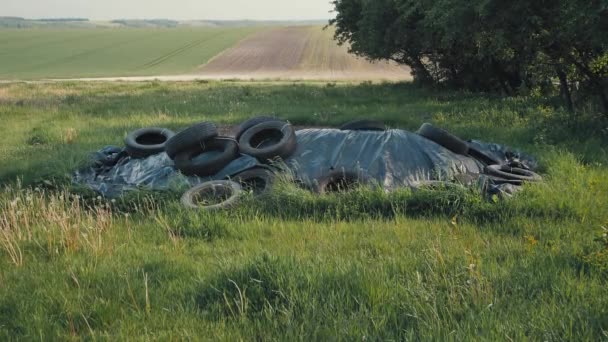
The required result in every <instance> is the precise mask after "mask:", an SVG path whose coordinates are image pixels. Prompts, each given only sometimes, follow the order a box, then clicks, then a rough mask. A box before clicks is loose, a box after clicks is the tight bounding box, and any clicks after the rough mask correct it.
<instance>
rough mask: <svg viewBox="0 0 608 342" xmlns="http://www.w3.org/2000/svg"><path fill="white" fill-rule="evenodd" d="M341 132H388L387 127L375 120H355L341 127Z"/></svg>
mask: <svg viewBox="0 0 608 342" xmlns="http://www.w3.org/2000/svg"><path fill="white" fill-rule="evenodd" d="M340 130H342V131H373V132H383V131H386V125H384V123H382V122H380V121H375V120H355V121H351V122H348V123H346V124H344V125H342V126H340Z"/></svg>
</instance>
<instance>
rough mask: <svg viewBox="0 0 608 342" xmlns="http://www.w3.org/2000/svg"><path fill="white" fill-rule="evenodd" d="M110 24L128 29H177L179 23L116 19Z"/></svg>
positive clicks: (162, 20) (161, 20) (172, 21)
mask: <svg viewBox="0 0 608 342" xmlns="http://www.w3.org/2000/svg"><path fill="white" fill-rule="evenodd" d="M111 23H113V24H119V25H124V26H128V27H150V26H159V27H177V26H178V25H179V21H176V20H170V19H143V20H140V19H116V20H112V21H111Z"/></svg>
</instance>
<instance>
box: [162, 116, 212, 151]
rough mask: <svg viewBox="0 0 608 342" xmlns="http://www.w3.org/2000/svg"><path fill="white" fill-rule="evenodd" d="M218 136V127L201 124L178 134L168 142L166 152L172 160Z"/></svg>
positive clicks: (209, 123)
mask: <svg viewBox="0 0 608 342" xmlns="http://www.w3.org/2000/svg"><path fill="white" fill-rule="evenodd" d="M217 136H218V130H217V126H215V124H213V123H211V122H201V123H198V124H196V125H194V126H191V127H188V128H186V129H185V130H183V131H181V132H179V133H177V134H176V135H175V136H173V138H171V139H170V140H169V141H167V143H166V146H165V151H166V152H167V155H168V156H169V158H171V159H175V156H177V154H178V153H180V152H184V151H186V150H190V149H192V148H194V147H196V146H201V145H202V144H203V143H204V142H205V141H207V140H209V139H213V138H215V137H217Z"/></svg>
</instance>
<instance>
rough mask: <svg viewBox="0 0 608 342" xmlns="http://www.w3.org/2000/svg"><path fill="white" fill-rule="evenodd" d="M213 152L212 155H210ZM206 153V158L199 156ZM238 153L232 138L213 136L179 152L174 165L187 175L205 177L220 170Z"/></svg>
mask: <svg viewBox="0 0 608 342" xmlns="http://www.w3.org/2000/svg"><path fill="white" fill-rule="evenodd" d="M211 153H213V155H211ZM205 154H208V156H207V157H206V158H204V159H203V158H201V157H202V156H203V155H205ZM238 155H239V146H238V144H237V143H236V141H234V140H233V139H232V138H222V137H218V138H213V139H211V140H207V141H205V142H203V143H202V144H201V145H199V146H194V147H192V148H190V149H189V150H186V151H184V152H180V153H179V154H177V156H175V160H174V161H175V167H176V168H177V169H178V170H180V171H181V172H182V173H183V174H185V175H187V176H199V177H207V176H212V175H215V174H216V173H218V172H220V171H221V170H222V169H223V168H224V167H226V165H228V164H230V162H232V161H233V160H235V159H236V158H237V157H238Z"/></svg>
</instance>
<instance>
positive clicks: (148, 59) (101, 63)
mask: <svg viewBox="0 0 608 342" xmlns="http://www.w3.org/2000/svg"><path fill="white" fill-rule="evenodd" d="M259 29H260V28H254V27H246V28H217V29H215V28H184V29H23V30H11V29H5V30H0V44H1V46H2V49H1V51H0V79H9V80H10V79H40V78H72V77H110V76H146V75H151V76H156V75H172V74H180V73H187V72H190V71H193V70H194V69H196V67H197V66H199V65H202V64H205V63H206V62H207V61H208V60H209V59H211V58H212V57H214V56H215V55H217V54H218V53H220V52H222V51H223V50H225V49H227V48H229V47H231V46H233V45H234V44H235V43H236V42H238V41H239V40H241V39H243V38H245V37H246V36H247V35H249V34H251V33H253V32H255V31H256V30H259Z"/></svg>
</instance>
